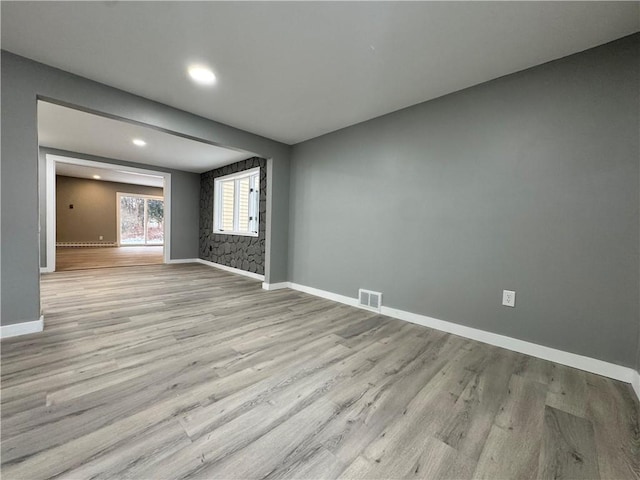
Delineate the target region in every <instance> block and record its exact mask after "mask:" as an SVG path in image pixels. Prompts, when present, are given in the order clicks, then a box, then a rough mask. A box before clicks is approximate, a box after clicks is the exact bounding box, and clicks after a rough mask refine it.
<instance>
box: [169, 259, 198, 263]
mask: <svg viewBox="0 0 640 480" xmlns="http://www.w3.org/2000/svg"><path fill="white" fill-rule="evenodd" d="M166 263H199V262H198V259H197V258H172V259H171V260H169V261H168V262H166Z"/></svg>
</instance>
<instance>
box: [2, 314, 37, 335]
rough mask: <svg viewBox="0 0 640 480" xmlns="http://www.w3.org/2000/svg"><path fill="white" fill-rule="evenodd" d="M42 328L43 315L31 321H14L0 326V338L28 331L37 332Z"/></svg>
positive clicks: (24, 333) (25, 333)
mask: <svg viewBox="0 0 640 480" xmlns="http://www.w3.org/2000/svg"><path fill="white" fill-rule="evenodd" d="M42 330H44V317H43V316H40V318H39V319H38V320H33V321H31V322H22V323H14V324H13V325H2V326H0V338H9V337H17V336H18V335H27V334H28V333H37V332H41V331H42Z"/></svg>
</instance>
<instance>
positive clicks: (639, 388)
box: [278, 282, 640, 399]
mask: <svg viewBox="0 0 640 480" xmlns="http://www.w3.org/2000/svg"><path fill="white" fill-rule="evenodd" d="M283 283H287V282H283ZM278 285H280V284H278ZM288 286H289V288H292V289H293V290H298V291H300V292H305V293H309V294H311V295H315V296H318V297H322V298H326V299H327V300H333V301H335V302H340V303H344V304H346V305H350V306H352V307H358V308H360V306H359V305H358V299H357V298H352V297H347V296H345V295H339V294H337V293H332V292H327V291H325V290H320V289H318V288H313V287H307V286H306V285H300V284H297V283H293V282H288ZM380 313H381V314H382V315H386V316H388V317H393V318H397V319H399V320H404V321H406V322H411V323H415V324H417V325H422V326H424V327H429V328H433V329H436V330H441V331H443V332H447V333H452V334H454V335H458V336H461V337H465V338H469V339H471V340H477V341H479V342H482V343H488V344H489V345H494V346H496V347H501V348H505V349H507V350H512V351H514V352H518V353H524V354H526V355H531V356H532V357H537V358H541V359H543V360H549V361H551V362H555V363H560V364H562V365H567V366H569V367H573V368H577V369H580V370H584V371H587V372H591V373H595V374H597V375H602V376H605V377H609V378H613V379H615V380H620V381H622V382H626V383H631V385H632V386H633V388H634V390H635V392H636V393H637V394H638V398H639V399H640V374H639V373H638V372H636V371H635V370H633V369H631V368H628V367H623V366H621V365H616V364H614V363H609V362H605V361H602V360H597V359H595V358H591V357H585V356H583V355H578V354H576V353H570V352H565V351H563V350H557V349H555V348H550V347H545V346H543V345H538V344H536V343H531V342H527V341H525V340H519V339H517V338H512V337H507V336H504V335H499V334H497V333H491V332H487V331H484V330H479V329H477V328H472V327H467V326H464V325H459V324H457V323H452V322H447V321H445V320H438V319H437V318H433V317H428V316H426V315H420V314H417V313H411V312H407V311H405V310H399V309H397V308H391V307H385V306H382V309H381V312H380Z"/></svg>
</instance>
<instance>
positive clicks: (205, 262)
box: [196, 258, 264, 282]
mask: <svg viewBox="0 0 640 480" xmlns="http://www.w3.org/2000/svg"><path fill="white" fill-rule="evenodd" d="M196 262H198V263H202V264H203V265H209V266H210V267H214V268H219V269H220V270H224V271H225V272H231V273H236V274H238V275H244V276H245V277H249V278H253V279H254V280H260V281H262V282H264V275H260V274H259V273H253V272H247V271H246V270H240V269H239V268H234V267H228V266H227V265H222V264H220V263H215V262H210V261H209V260H204V259H202V258H198V259H196Z"/></svg>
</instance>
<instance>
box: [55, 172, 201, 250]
mask: <svg viewBox="0 0 640 480" xmlns="http://www.w3.org/2000/svg"><path fill="white" fill-rule="evenodd" d="M118 192H123V193H138V194H141V195H155V196H157V197H162V195H163V189H162V188H158V187H148V186H145V185H131V184H127V183H118V182H103V181H101V180H91V179H88V178H75V177H66V176H64V175H57V176H56V242H103V243H115V242H117V241H118V214H117V205H118ZM70 205H73V208H70ZM101 236H102V237H103V239H102V240H100V237H101ZM192 258H193V257H192Z"/></svg>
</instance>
